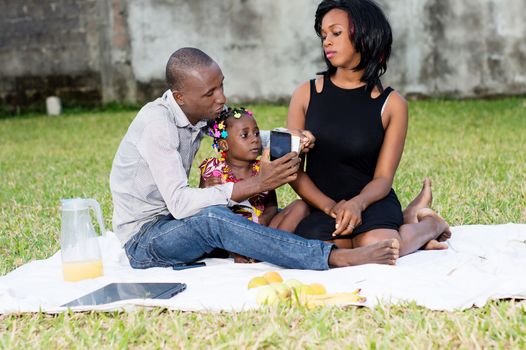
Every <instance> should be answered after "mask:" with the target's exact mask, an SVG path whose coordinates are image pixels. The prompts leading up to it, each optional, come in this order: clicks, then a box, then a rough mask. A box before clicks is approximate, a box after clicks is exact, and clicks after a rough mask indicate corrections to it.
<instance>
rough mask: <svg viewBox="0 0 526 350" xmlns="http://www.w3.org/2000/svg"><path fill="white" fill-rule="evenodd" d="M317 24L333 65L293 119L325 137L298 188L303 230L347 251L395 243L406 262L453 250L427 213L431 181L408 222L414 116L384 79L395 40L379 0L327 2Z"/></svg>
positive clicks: (301, 96) (309, 89)
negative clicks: (405, 163)
mask: <svg viewBox="0 0 526 350" xmlns="http://www.w3.org/2000/svg"><path fill="white" fill-rule="evenodd" d="M314 27H315V29H316V33H317V34H318V36H319V37H320V38H321V41H322V47H323V52H324V58H325V62H326V64H327V68H328V69H327V71H325V72H324V73H323V75H322V76H321V77H319V78H318V79H316V80H311V81H310V82H306V83H304V84H302V85H300V86H299V87H298V88H297V90H296V91H295V92H294V94H293V96H292V99H291V102H290V107H289V115H288V123H287V124H288V125H287V127H288V128H289V129H307V130H310V131H312V133H313V134H314V135H315V136H316V147H315V148H314V149H313V150H312V151H311V152H309V155H308V158H307V164H306V172H302V171H300V173H299V174H298V178H297V180H296V181H294V183H293V184H292V185H293V188H294V189H295V191H296V192H297V193H298V194H299V195H300V196H301V197H302V198H303V200H304V201H305V202H307V203H308V204H309V206H310V209H311V213H310V215H309V216H308V217H306V218H305V219H304V220H303V221H302V222H301V223H300V224H299V225H298V227H297V229H296V233H297V234H299V235H301V236H303V237H306V238H312V239H322V240H334V242H335V243H336V244H337V245H338V246H340V247H362V246H368V245H371V244H373V243H375V242H378V241H382V240H384V239H389V238H396V239H398V241H399V242H400V255H401V256H403V255H406V254H409V253H411V252H414V251H415V250H417V249H419V248H422V247H425V248H428V249H444V248H447V245H445V243H440V242H439V241H444V240H446V239H447V238H449V237H450V235H451V233H450V231H449V227H448V225H447V223H446V222H445V221H444V219H442V218H441V217H440V216H439V215H438V214H436V213H435V212H434V211H433V210H431V209H429V208H425V206H427V204H428V202H429V204H430V187H429V186H430V184H429V182H427V183H425V185H424V191H423V192H422V194H421V196H419V197H420V199H419V198H418V197H417V200H416V201H415V202H413V203H412V204H411V205H410V206H409V207H408V209H407V210H406V212H405V214H406V216H405V218H404V214H403V213H402V210H401V206H400V202H399V201H398V198H397V196H396V194H395V192H394V191H393V189H392V188H391V186H392V183H393V179H394V176H395V172H396V169H397V167H398V164H399V162H400V159H401V156H402V151H403V148H404V142H405V136H406V132H407V123H408V116H407V103H406V101H405V100H404V98H403V97H402V96H401V95H400V94H398V93H397V92H396V91H394V90H393V89H391V88H390V87H388V88H385V89H384V88H383V86H382V83H381V81H380V76H381V75H382V74H384V73H385V71H386V68H387V60H388V59H389V55H390V53H391V43H392V34H391V27H390V25H389V22H388V21H387V19H386V17H385V15H384V14H383V12H382V10H381V9H380V8H379V7H378V6H377V5H376V4H375V3H374V2H372V1H370V0H326V1H323V2H322V3H320V5H319V6H318V9H317V11H316V19H315V25H314ZM426 192H428V193H429V195H426ZM426 197H429V200H428V199H426ZM404 219H405V220H404ZM404 221H405V223H406V224H404Z"/></svg>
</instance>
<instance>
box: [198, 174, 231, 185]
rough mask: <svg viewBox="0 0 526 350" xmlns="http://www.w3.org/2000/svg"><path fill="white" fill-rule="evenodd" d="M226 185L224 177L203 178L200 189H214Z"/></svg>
mask: <svg viewBox="0 0 526 350" xmlns="http://www.w3.org/2000/svg"><path fill="white" fill-rule="evenodd" d="M223 183H225V182H224V180H223V178H222V177H214V176H211V177H208V178H206V179H203V178H201V181H200V183H199V187H201V188H206V187H213V186H217V185H221V184H223Z"/></svg>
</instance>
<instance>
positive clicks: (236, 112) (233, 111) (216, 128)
mask: <svg viewBox="0 0 526 350" xmlns="http://www.w3.org/2000/svg"><path fill="white" fill-rule="evenodd" d="M243 115H249V116H253V115H254V114H253V113H252V111H249V110H248V109H246V108H244V107H238V108H231V107H228V108H227V109H224V110H223V111H222V112H221V113H219V116H218V117H217V118H215V119H214V120H213V121H212V122H211V123H210V124H209V125H208V127H209V129H208V135H210V136H212V137H213V139H214V140H213V142H212V147H213V148H215V149H216V150H219V145H218V142H219V140H221V139H226V138H227V136H228V132H227V131H226V128H227V120H228V119H229V118H231V117H233V118H235V119H239V118H241V116H243Z"/></svg>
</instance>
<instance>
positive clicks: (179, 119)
mask: <svg viewBox="0 0 526 350" xmlns="http://www.w3.org/2000/svg"><path fill="white" fill-rule="evenodd" d="M162 99H163V102H164V103H165V104H166V106H167V107H168V110H169V111H170V114H171V115H172V117H173V118H174V120H175V125H177V126H178V127H180V128H187V127H189V128H192V129H203V128H206V127H207V125H208V122H207V121H206V120H200V121H198V122H197V124H195V125H192V124H191V123H190V121H189V120H188V117H187V116H186V114H184V112H183V110H182V109H181V107H179V105H178V104H177V102H175V98H174V96H173V93H172V90H169V89H168V90H166V91H165V92H164V94H163V97H162Z"/></svg>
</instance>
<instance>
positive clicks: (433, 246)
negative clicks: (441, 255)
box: [420, 239, 448, 250]
mask: <svg viewBox="0 0 526 350" xmlns="http://www.w3.org/2000/svg"><path fill="white" fill-rule="evenodd" d="M447 248H448V246H447V244H446V243H444V242H439V241H437V240H436V239H432V240H430V241H429V242H427V243H426V244H425V245H424V246H423V247H422V248H420V249H423V250H444V249H447Z"/></svg>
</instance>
